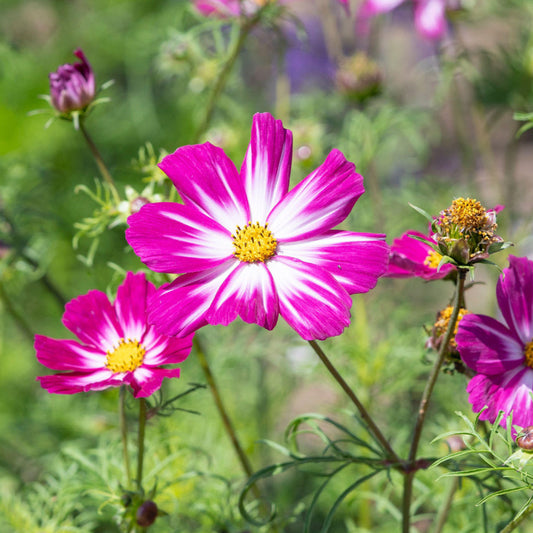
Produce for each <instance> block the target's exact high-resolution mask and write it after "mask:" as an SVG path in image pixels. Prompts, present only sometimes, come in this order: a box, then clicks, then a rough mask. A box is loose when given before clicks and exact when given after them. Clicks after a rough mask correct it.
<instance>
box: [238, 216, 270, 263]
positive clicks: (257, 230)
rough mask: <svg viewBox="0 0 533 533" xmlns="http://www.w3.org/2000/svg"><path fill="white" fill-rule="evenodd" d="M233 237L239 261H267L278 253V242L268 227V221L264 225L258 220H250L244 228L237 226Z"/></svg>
mask: <svg viewBox="0 0 533 533" xmlns="http://www.w3.org/2000/svg"><path fill="white" fill-rule="evenodd" d="M232 237H233V246H234V247H235V252H234V254H233V255H234V256H235V257H236V258H237V259H238V260H239V261H244V262H246V263H256V262H258V261H261V262H263V263H264V262H265V261H266V260H267V259H269V258H270V257H272V256H273V255H274V254H275V253H276V249H277V247H278V243H277V241H276V239H275V238H274V235H272V232H271V231H270V230H269V229H268V223H266V224H265V225H264V226H262V225H261V224H259V222H256V223H254V224H252V223H251V222H248V224H246V226H244V228H241V227H240V226H237V231H236V232H235V235H232Z"/></svg>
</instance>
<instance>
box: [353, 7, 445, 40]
mask: <svg viewBox="0 0 533 533" xmlns="http://www.w3.org/2000/svg"><path fill="white" fill-rule="evenodd" d="M405 1H406V0H364V1H363V3H362V4H361V6H360V7H359V10H358V13H357V17H358V20H359V24H360V25H361V27H362V28H364V27H365V25H366V24H367V23H368V19H369V18H371V17H374V16H376V15H379V14H381V13H388V12H389V11H392V10H393V9H395V8H397V7H398V6H399V5H400V4H403V3H404V2H405ZM447 2H448V0H413V3H414V17H415V28H416V31H417V32H418V33H419V34H420V35H421V36H422V37H424V38H425V39H440V38H441V37H442V36H443V35H444V34H445V33H446V31H447V23H446V7H447V5H446V4H447Z"/></svg>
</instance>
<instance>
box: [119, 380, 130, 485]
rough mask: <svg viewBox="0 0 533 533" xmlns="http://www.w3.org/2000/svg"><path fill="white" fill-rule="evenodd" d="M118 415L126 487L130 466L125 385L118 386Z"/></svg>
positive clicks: (128, 480) (128, 481)
mask: <svg viewBox="0 0 533 533" xmlns="http://www.w3.org/2000/svg"><path fill="white" fill-rule="evenodd" d="M118 417H119V423H120V436H121V438H122V453H123V457H124V466H125V470H126V481H127V487H128V488H130V487H131V468H130V457H129V453H128V423H127V420H126V387H125V386H124V385H122V387H120V395H119V403H118Z"/></svg>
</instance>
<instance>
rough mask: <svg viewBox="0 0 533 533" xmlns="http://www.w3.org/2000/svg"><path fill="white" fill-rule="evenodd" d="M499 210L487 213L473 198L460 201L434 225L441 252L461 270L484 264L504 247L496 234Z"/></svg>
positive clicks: (441, 214)
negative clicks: (475, 264)
mask: <svg viewBox="0 0 533 533" xmlns="http://www.w3.org/2000/svg"><path fill="white" fill-rule="evenodd" d="M501 209H502V207H501V206H497V207H496V208H494V209H490V210H487V209H485V207H483V205H481V203H480V202H479V201H477V200H475V199H473V198H457V199H455V200H454V201H453V202H452V204H451V206H450V207H448V208H447V209H445V210H444V211H441V213H440V215H439V216H438V217H437V218H436V219H435V220H434V221H433V223H432V231H433V233H434V235H433V238H434V239H435V241H436V243H437V247H438V251H439V252H440V253H441V254H442V255H443V256H447V257H448V258H450V259H451V262H452V263H453V264H456V265H458V266H469V265H472V264H474V263H476V262H479V261H483V260H485V259H487V258H488V257H489V255H490V254H492V253H495V252H497V251H499V250H501V249H502V248H503V247H504V243H503V239H502V238H501V237H500V236H499V235H498V234H497V233H496V230H497V228H498V225H497V223H496V213H497V212H499V211H500V210H501Z"/></svg>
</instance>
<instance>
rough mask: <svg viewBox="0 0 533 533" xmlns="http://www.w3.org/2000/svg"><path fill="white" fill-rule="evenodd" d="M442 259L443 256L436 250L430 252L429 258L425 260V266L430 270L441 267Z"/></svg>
mask: <svg viewBox="0 0 533 533" xmlns="http://www.w3.org/2000/svg"><path fill="white" fill-rule="evenodd" d="M441 259H442V255H440V254H439V253H438V252H436V251H435V250H430V251H429V253H428V255H427V257H426V258H425V259H424V265H426V266H427V267H429V268H437V267H438V266H439V263H440V261H441Z"/></svg>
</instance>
